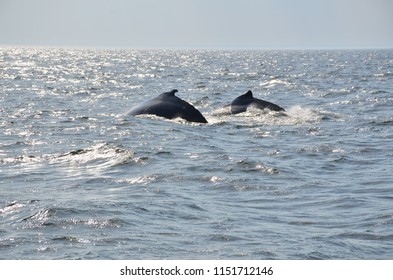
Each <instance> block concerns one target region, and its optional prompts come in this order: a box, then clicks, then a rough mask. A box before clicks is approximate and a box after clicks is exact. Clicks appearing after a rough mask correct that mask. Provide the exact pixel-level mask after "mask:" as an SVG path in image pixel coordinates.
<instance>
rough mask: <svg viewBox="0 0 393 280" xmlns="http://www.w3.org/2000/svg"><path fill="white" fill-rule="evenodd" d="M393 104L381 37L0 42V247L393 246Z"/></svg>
mask: <svg viewBox="0 0 393 280" xmlns="http://www.w3.org/2000/svg"><path fill="white" fill-rule="evenodd" d="M174 88H176V89H178V90H179V92H178V93H177V96H179V97H180V98H182V99H185V100H187V101H188V102H191V103H192V104H193V105H194V106H195V107H196V108H198V109H199V110H200V111H201V112H202V113H203V114H204V115H205V117H206V118H207V120H208V121H209V124H207V125H204V124H192V123H188V122H186V121H183V120H180V119H176V120H164V119H161V118H158V117H127V116H126V112H127V111H128V110H129V109H130V108H131V107H132V106H134V105H136V104H138V103H140V102H142V101H144V100H146V99H148V98H151V97H154V96H156V95H157V94H159V93H162V92H165V91H169V90H172V89H174ZM247 90H252V91H253V92H254V96H255V97H257V98H261V99H265V100H268V101H271V102H274V103H276V104H278V105H280V106H282V107H284V108H286V115H283V114H282V113H277V112H266V111H259V110H256V109H251V110H250V111H247V112H246V113H242V114H240V115H235V116H233V115H229V112H228V108H227V107H224V106H225V105H227V104H228V103H230V101H231V100H233V99H234V98H235V97H237V96H239V95H241V94H243V93H245V92H246V91H247ZM392 105H393V51H392V50H355V51H351V50H343V51H333V50H332V51H205V50H201V51H197V50H194V51H168V50H152V51H148V50H146V51H133V50H68V49H23V48H2V49H0V251H1V257H0V258H1V259H159V258H164V259H392V258H393V175H392V170H393V114H392Z"/></svg>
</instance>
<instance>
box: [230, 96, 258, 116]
mask: <svg viewBox="0 0 393 280" xmlns="http://www.w3.org/2000/svg"><path fill="white" fill-rule="evenodd" d="M254 99H255V98H254V97H253V95H252V91H251V90H249V91H247V92H246V93H245V94H243V95H240V96H239V97H237V98H235V99H234V100H233V101H232V102H231V113H232V114H239V113H242V112H245V111H247V107H248V105H250V104H251V103H252V102H254Z"/></svg>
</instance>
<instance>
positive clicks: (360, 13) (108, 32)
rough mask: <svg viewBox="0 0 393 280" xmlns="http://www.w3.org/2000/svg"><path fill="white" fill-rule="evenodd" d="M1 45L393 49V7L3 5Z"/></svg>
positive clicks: (300, 0) (7, 0)
mask: <svg viewBox="0 0 393 280" xmlns="http://www.w3.org/2000/svg"><path fill="white" fill-rule="evenodd" d="M0 45H33V46H70V47H97V48H98V47H103V48H111V47H121V48H162V47H164V48H260V49H266V48H393V0H0Z"/></svg>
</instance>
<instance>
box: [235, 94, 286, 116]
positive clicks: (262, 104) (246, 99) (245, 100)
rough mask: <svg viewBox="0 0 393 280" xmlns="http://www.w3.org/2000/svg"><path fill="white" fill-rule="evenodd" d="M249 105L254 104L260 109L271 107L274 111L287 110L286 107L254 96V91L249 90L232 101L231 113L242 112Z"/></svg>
mask: <svg viewBox="0 0 393 280" xmlns="http://www.w3.org/2000/svg"><path fill="white" fill-rule="evenodd" d="M249 106H253V107H255V108H258V109H262V110H263V109H269V110H272V111H285V109H284V108H282V107H280V106H278V105H276V104H274V103H271V102H268V101H265V100H262V99H258V98H254V96H253V95H252V91H251V90H249V91H247V93H245V94H243V95H240V96H239V97H237V98H235V99H234V100H233V101H232V103H231V113H232V114H239V113H242V112H245V111H247V108H248V107H249Z"/></svg>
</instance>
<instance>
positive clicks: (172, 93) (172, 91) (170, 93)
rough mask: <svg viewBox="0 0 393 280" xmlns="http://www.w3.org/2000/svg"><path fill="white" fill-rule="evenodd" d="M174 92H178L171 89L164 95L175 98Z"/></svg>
mask: <svg viewBox="0 0 393 280" xmlns="http://www.w3.org/2000/svg"><path fill="white" fill-rule="evenodd" d="M176 92H178V90H177V89H173V90H171V91H168V92H164V94H165V95H168V96H175V93H176Z"/></svg>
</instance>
